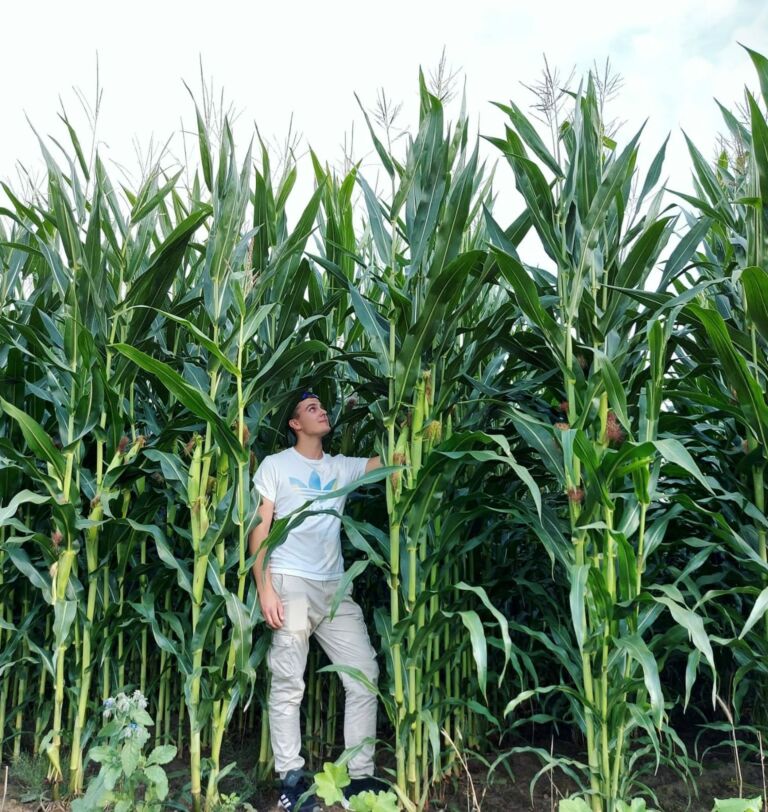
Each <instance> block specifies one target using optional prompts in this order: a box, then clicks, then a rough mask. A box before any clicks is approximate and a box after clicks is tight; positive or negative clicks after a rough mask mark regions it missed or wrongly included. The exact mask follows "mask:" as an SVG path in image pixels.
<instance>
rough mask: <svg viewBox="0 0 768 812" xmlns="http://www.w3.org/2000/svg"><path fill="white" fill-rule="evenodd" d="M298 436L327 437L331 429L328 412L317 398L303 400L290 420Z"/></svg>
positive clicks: (289, 422)
mask: <svg viewBox="0 0 768 812" xmlns="http://www.w3.org/2000/svg"><path fill="white" fill-rule="evenodd" d="M288 425H289V426H290V427H291V428H292V429H293V431H294V432H295V434H296V436H297V437H299V436H300V435H301V434H303V435H304V436H305V437H325V435H326V434H328V432H329V431H330V430H331V424H330V421H329V420H328V412H326V411H325V409H324V408H323V404H322V403H320V401H319V400H318V399H317V398H306V399H305V400H302V401H301V402H300V403H299V405H298V406H297V407H296V410H295V411H294V414H293V417H292V418H291V419H290V420H289V421H288Z"/></svg>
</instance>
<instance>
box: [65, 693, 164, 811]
mask: <svg viewBox="0 0 768 812" xmlns="http://www.w3.org/2000/svg"><path fill="white" fill-rule="evenodd" d="M146 707H147V700H146V699H145V698H144V696H143V695H142V694H141V693H140V692H139V691H134V693H133V694H132V695H131V696H127V695H126V694H124V693H119V694H118V695H117V696H116V697H115V698H112V697H110V698H108V699H107V700H105V702H104V712H103V715H104V720H105V724H104V726H103V727H102V728H101V731H100V732H99V734H98V736H97V738H98V739H99V740H101V741H102V742H103V743H102V744H99V745H96V746H94V747H92V748H91V749H90V751H89V752H88V757H89V758H90V759H91V760H92V761H96V762H98V763H99V764H101V769H100V770H99V772H98V774H97V775H96V776H94V777H93V778H92V779H91V781H90V782H89V784H88V789H87V791H86V793H85V796H84V797H83V798H77V799H75V800H74V801H73V802H72V811H73V812H94V811H95V810H98V809H107V808H109V809H113V810H114V812H128V810H134V809H135V810H147V812H148V811H149V810H159V809H161V808H162V806H163V804H162V802H163V801H164V800H165V798H166V797H167V796H168V778H167V776H166V774H165V770H164V769H163V766H162V765H164V764H168V763H169V762H170V761H172V760H173V758H174V757H175V756H176V748H175V747H174V746H173V745H159V746H157V747H155V748H153V749H152V750H151V751H150V752H149V753H148V754H145V753H144V752H143V750H144V746H145V745H146V743H147V741H148V740H149V737H150V733H149V730H147V727H148V726H151V725H152V724H153V722H152V717H151V716H150V715H149V714H148V713H147V711H146Z"/></svg>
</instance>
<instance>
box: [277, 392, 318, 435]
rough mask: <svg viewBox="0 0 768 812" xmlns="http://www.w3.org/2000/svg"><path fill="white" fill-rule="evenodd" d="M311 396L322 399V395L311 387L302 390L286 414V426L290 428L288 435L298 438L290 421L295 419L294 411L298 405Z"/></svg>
mask: <svg viewBox="0 0 768 812" xmlns="http://www.w3.org/2000/svg"><path fill="white" fill-rule="evenodd" d="M310 398H317V400H320V396H319V395H316V394H315V393H314V392H313V391H312V390H311V389H305V390H304V391H303V392H301V393H300V394H299V395H298V397H297V398H296V400H295V401H293V405H292V406H291V407H290V408H289V411H288V414H287V415H286V419H285V428H286V429H287V430H288V436H289V437H293V438H294V439H295V438H296V432H294V430H293V429H292V428H291V426H290V422H291V420H293V413H294V412H295V411H296V407H297V406H298V405H299V404H300V403H301V402H302V401H303V400H309V399H310ZM289 402H290V401H289Z"/></svg>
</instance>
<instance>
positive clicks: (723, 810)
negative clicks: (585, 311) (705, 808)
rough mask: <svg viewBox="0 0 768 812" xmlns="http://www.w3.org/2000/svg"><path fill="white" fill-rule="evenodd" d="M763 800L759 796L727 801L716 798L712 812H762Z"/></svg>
mask: <svg viewBox="0 0 768 812" xmlns="http://www.w3.org/2000/svg"><path fill="white" fill-rule="evenodd" d="M762 808H763V799H762V797H760V796H759V795H758V796H757V797H756V798H730V799H728V800H725V801H721V800H718V799H717V798H715V805H714V807H713V808H712V812H761V810H762Z"/></svg>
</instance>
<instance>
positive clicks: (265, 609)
mask: <svg viewBox="0 0 768 812" xmlns="http://www.w3.org/2000/svg"><path fill="white" fill-rule="evenodd" d="M259 604H260V606H261V614H262V615H264V620H266V622H267V626H269V628H270V629H279V628H281V627H282V625H283V621H284V620H285V611H284V610H283V602H282V601H281V600H280V596H279V595H278V594H277V592H275V590H274V588H273V587H271V586H267V587H265V588H264V590H260V591H259Z"/></svg>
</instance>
